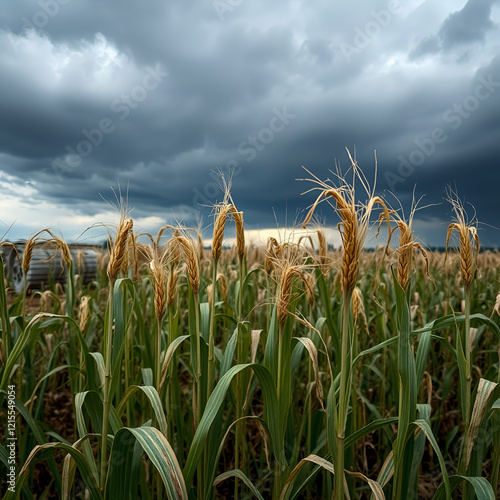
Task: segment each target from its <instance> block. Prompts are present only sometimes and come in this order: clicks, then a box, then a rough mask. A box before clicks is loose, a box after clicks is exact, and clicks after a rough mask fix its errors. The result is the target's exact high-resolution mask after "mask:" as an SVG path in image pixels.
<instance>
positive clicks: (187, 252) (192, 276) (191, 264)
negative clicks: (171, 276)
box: [175, 236, 200, 295]
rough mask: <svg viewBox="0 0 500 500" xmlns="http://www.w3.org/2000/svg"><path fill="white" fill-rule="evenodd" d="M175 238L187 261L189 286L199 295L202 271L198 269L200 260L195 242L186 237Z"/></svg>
mask: <svg viewBox="0 0 500 500" xmlns="http://www.w3.org/2000/svg"><path fill="white" fill-rule="evenodd" d="M175 238H176V240H177V241H178V243H179V246H180V248H181V250H182V253H183V254H184V258H185V260H186V264H187V272H188V279H189V284H190V286H191V289H192V290H193V293H194V294H195V295H197V294H198V292H199V290H200V271H199V268H198V260H197V259H196V252H195V250H194V247H193V242H192V241H191V240H190V239H188V238H186V237H185V236H176V237H175Z"/></svg>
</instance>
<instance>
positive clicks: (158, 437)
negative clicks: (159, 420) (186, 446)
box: [105, 426, 188, 500]
mask: <svg viewBox="0 0 500 500" xmlns="http://www.w3.org/2000/svg"><path fill="white" fill-rule="evenodd" d="M131 437H132V439H131ZM136 442H137V443H139V445H140V447H141V448H142V449H143V450H144V452H145V453H146V455H147V456H148V458H149V459H150V460H151V462H152V463H153V465H154V466H155V467H156V469H157V470H158V472H159V474H160V477H161V479H162V481H163V484H164V486H165V489H166V493H167V497H168V498H169V499H170V500H187V499H188V494H187V490H186V484H185V482H184V478H183V476H182V471H181V468H180V466H179V462H178V460H177V457H176V456H175V453H174V450H173V449H172V447H171V446H170V444H169V442H168V441H167V439H166V438H165V436H164V435H163V434H162V433H161V432H160V431H159V430H158V429H155V428H154V427H146V426H144V427H139V428H136V429H131V428H128V427H123V428H122V429H120V430H119V431H118V432H117V433H116V436H115V438H114V440H113V447H112V449H111V455H110V460H109V464H110V465H109V473H108V479H107V481H106V491H105V498H106V499H109V500H114V499H118V498H119V499H120V500H121V499H122V498H123V499H130V500H135V499H136V498H137V488H138V486H139V481H138V477H139V468H140V467H141V453H140V450H139V448H138V447H137V446H136Z"/></svg>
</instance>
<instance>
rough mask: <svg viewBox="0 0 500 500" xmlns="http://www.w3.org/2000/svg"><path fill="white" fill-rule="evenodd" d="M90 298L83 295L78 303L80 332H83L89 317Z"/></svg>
mask: <svg viewBox="0 0 500 500" xmlns="http://www.w3.org/2000/svg"><path fill="white" fill-rule="evenodd" d="M89 301H90V297H89V296H88V295H85V296H84V297H82V300H81V301H80V307H79V310H78V315H79V317H80V331H81V332H83V331H84V330H85V327H86V326H87V323H88V320H89V317H90V306H89Z"/></svg>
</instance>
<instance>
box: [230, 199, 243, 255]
mask: <svg viewBox="0 0 500 500" xmlns="http://www.w3.org/2000/svg"><path fill="white" fill-rule="evenodd" d="M229 210H230V211H231V214H232V215H233V219H234V224H235V226H236V249H237V252H238V257H239V259H240V260H242V259H243V258H244V257H245V253H246V247H245V229H244V227H243V212H238V211H237V210H236V208H235V207H234V205H230V206H229Z"/></svg>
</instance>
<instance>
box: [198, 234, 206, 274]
mask: <svg viewBox="0 0 500 500" xmlns="http://www.w3.org/2000/svg"><path fill="white" fill-rule="evenodd" d="M196 237H197V238H198V259H199V261H200V266H201V267H203V261H204V260H205V249H204V247H203V237H202V235H201V232H200V231H199V230H196Z"/></svg>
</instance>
